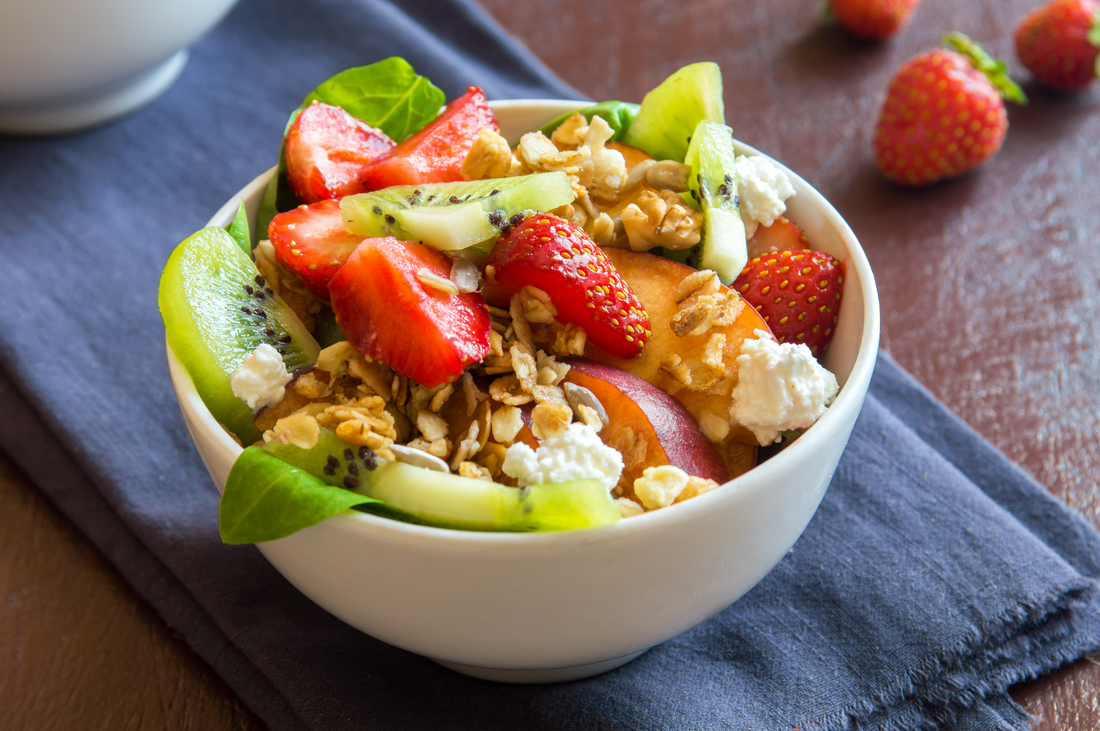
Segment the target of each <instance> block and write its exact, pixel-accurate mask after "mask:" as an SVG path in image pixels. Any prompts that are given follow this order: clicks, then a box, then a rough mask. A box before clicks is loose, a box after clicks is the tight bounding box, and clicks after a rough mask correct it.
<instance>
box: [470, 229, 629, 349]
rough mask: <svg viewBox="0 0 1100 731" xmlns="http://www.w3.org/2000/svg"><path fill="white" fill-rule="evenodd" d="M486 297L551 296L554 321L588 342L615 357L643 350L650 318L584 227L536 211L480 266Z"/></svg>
mask: <svg viewBox="0 0 1100 731" xmlns="http://www.w3.org/2000/svg"><path fill="white" fill-rule="evenodd" d="M485 277H486V282H485V289H484V292H485V299H487V300H488V301H489V302H491V303H492V304H494V305H497V306H499V307H508V303H509V301H510V300H511V298H512V295H514V294H515V293H516V292H519V291H520V290H521V289H523V288H524V287H525V286H532V287H537V288H538V289H541V290H542V291H543V292H545V293H546V294H548V295H549V296H550V302H551V303H552V304H553V305H554V309H556V310H557V317H556V318H555V319H557V321H558V322H563V323H572V324H574V325H577V326H578V327H581V328H583V329H584V331H585V334H586V335H587V337H588V341H589V342H590V343H592V344H593V345H595V346H597V347H599V348H601V349H602V350H604V351H606V352H607V353H609V354H611V355H614V356H615V357H618V358H633V357H634V356H636V355H638V354H639V353H641V352H642V347H643V346H644V345H645V342H646V338H648V337H649V334H650V333H649V316H648V315H646V313H645V310H644V309H643V308H642V303H641V302H639V301H638V298H637V296H635V294H634V292H633V291H632V290H631V289H630V286H629V285H628V284H627V283H626V282H624V281H623V278H622V277H621V276H620V275H619V272H618V271H617V270H616V269H615V265H614V264H612V263H611V260H610V259H608V258H607V255H606V254H605V253H604V252H603V250H602V249H601V248H600V247H599V246H598V245H597V244H595V243H594V242H593V241H592V239H590V238H589V237H588V234H586V233H585V232H584V229H582V228H580V227H579V226H576V225H574V224H572V223H570V222H568V221H563V220H562V219H560V218H558V217H556V216H551V215H549V214H545V213H540V214H535V215H533V216H528V217H527V218H525V219H523V220H522V221H520V222H519V223H517V224H516V225H514V226H513V227H512V228H511V229H509V230H508V231H507V232H506V233H505V234H504V235H502V236H501V237H500V240H499V241H497V244H496V246H495V247H493V252H492V254H490V256H489V261H488V262H486V266H485Z"/></svg>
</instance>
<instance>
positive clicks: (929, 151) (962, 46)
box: [874, 33, 1027, 185]
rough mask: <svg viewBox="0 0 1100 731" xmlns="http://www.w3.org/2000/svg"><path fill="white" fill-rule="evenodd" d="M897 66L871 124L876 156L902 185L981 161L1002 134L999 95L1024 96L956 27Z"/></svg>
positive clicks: (1022, 99)
mask: <svg viewBox="0 0 1100 731" xmlns="http://www.w3.org/2000/svg"><path fill="white" fill-rule="evenodd" d="M944 40H945V41H947V43H948V44H949V45H950V46H951V47H952V48H954V49H955V50H954V51H948V50H944V49H942V48H937V49H935V50H933V51H930V52H928V53H923V54H921V55H919V56H916V57H914V58H912V59H910V60H909V61H907V62H906V63H905V64H903V65H902V67H901V68H900V69H899V70H898V73H897V75H895V76H894V79H893V81H891V82H890V88H889V90H888V91H887V92H886V102H885V103H884V104H883V106H882V111H881V112H880V114H879V119H878V124H877V126H876V127H875V140H874V148H875V162H876V163H878V166H879V169H880V170H882V172H883V174H884V175H885V176H886V177H887V178H889V179H890V180H893V181H895V182H898V183H903V184H906V185H927V184H929V183H935V182H936V181H939V180H943V179H944V178H950V177H954V176H956V175H961V174H962V173H965V172H967V171H968V170H971V169H973V168H975V167H977V166H978V165H981V164H982V163H983V162H985V161H986V160H987V159H989V158H990V157H991V156H992V155H993V154H994V153H995V152H997V150H999V149H1000V148H1001V143H1002V142H1004V138H1005V132H1006V131H1007V130H1008V115H1007V113H1006V112H1005V106H1004V102H1003V101H1002V97H1004V98H1006V99H1009V100H1011V101H1015V102H1017V103H1020V104H1024V103H1026V102H1027V98H1026V97H1025V96H1024V93H1023V92H1022V91H1021V90H1020V87H1019V86H1017V85H1016V84H1015V82H1013V81H1012V79H1010V78H1009V77H1008V68H1007V66H1006V65H1005V64H1004V63H1003V62H1000V61H994V60H993V59H992V58H990V57H989V56H988V55H987V54H986V53H985V51H984V50H982V48H981V47H980V46H978V45H977V44H976V43H974V42H973V41H971V40H970V39H969V38H967V37H966V36H964V35H963V34H961V33H949V34H948V35H947V36H945V38H944Z"/></svg>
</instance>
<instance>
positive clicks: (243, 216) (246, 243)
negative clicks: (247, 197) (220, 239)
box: [225, 198, 252, 254]
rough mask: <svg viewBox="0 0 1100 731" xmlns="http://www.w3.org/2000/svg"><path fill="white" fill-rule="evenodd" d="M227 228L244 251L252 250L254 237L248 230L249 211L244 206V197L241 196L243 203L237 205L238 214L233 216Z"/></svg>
mask: <svg viewBox="0 0 1100 731" xmlns="http://www.w3.org/2000/svg"><path fill="white" fill-rule="evenodd" d="M225 230H226V231H228V232H229V235H230V236H232V237H233V240H234V241H236V242H237V245H238V246H240V247H241V250H242V251H244V253H246V254H247V253H249V252H251V251H252V239H251V236H250V234H249V232H248V211H246V210H245V207H244V198H241V204H240V205H239V206H238V207H237V215H235V216H233V221H232V222H231V223H230V224H229V225H228V226H226V227H225Z"/></svg>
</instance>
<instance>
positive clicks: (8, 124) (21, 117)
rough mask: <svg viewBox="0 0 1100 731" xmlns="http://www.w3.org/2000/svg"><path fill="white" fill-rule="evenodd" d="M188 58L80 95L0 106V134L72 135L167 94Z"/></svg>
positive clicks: (176, 57)
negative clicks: (34, 102)
mask: <svg viewBox="0 0 1100 731" xmlns="http://www.w3.org/2000/svg"><path fill="white" fill-rule="evenodd" d="M189 56H190V53H189V52H188V51H187V49H184V50H182V51H179V52H177V53H176V54H174V55H172V56H171V57H170V58H169V59H168V60H166V61H164V62H162V63H159V64H157V65H156V66H154V67H153V68H151V69H146V70H145V71H140V72H138V73H136V74H133V75H132V76H128V77H126V78H125V79H122V80H121V81H116V82H114V83H111V84H108V85H107V86H103V87H100V88H99V89H96V90H94V91H91V92H87V93H84V94H78V95H73V96H68V97H65V98H64V99H60V100H51V101H49V102H41V103H38V104H29V105H20V106H10V107H5V106H0V132H7V133H11V134H37V135H44V134H59V133H65V132H76V131H78V130H82V129H86V128H88V127H93V126H95V125H97V124H102V123H104V122H107V121H110V120H112V119H115V118H116V117H121V116H123V115H125V114H129V113H130V112H132V111H134V110H135V109H137V108H138V107H142V106H144V105H146V104H148V103H149V102H151V101H153V100H154V99H156V98H157V97H158V96H160V95H161V94H163V93H164V92H165V91H167V90H168V88H169V87H170V86H172V84H173V83H175V81H176V79H177V78H179V75H180V74H181V73H182V72H183V67H184V66H186V65H187V59H188V58H189Z"/></svg>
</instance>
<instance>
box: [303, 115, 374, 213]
mask: <svg viewBox="0 0 1100 731" xmlns="http://www.w3.org/2000/svg"><path fill="white" fill-rule="evenodd" d="M393 147H394V141H393V140H391V139H390V138H389V137H387V136H386V133H385V132H383V131H382V130H378V129H375V128H374V127H371V126H370V125H369V124H367V123H366V122H364V121H362V120H360V119H356V118H355V117H353V116H351V115H350V114H348V113H347V112H345V111H344V110H343V109H341V108H340V107H336V106H333V105H331V104H322V103H321V102H319V101H314V102H313V103H312V104H310V105H309V106H308V107H306V108H305V109H303V110H302V111H301V113H300V114H299V115H298V118H297V119H295V120H294V124H292V125H290V129H289V130H287V133H286V144H285V151H286V174H287V180H288V182H289V183H290V189H291V190H292V191H293V192H294V195H296V196H298V199H299V200H301V201H302V202H304V203H315V202H317V201H322V200H325V199H327V198H341V197H343V196H345V195H350V194H351V193H362V192H364V191H365V190H366V189H365V188H363V185H362V183H361V182H360V181H359V175H360V174H361V173H362V172H363V170H364V168H366V166H367V165H368V164H369V163H370V162H371V161H372V160H374V159H375V158H376V157H378V156H379V155H381V154H383V153H386V152H389V151H390V150H392V149H393Z"/></svg>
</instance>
